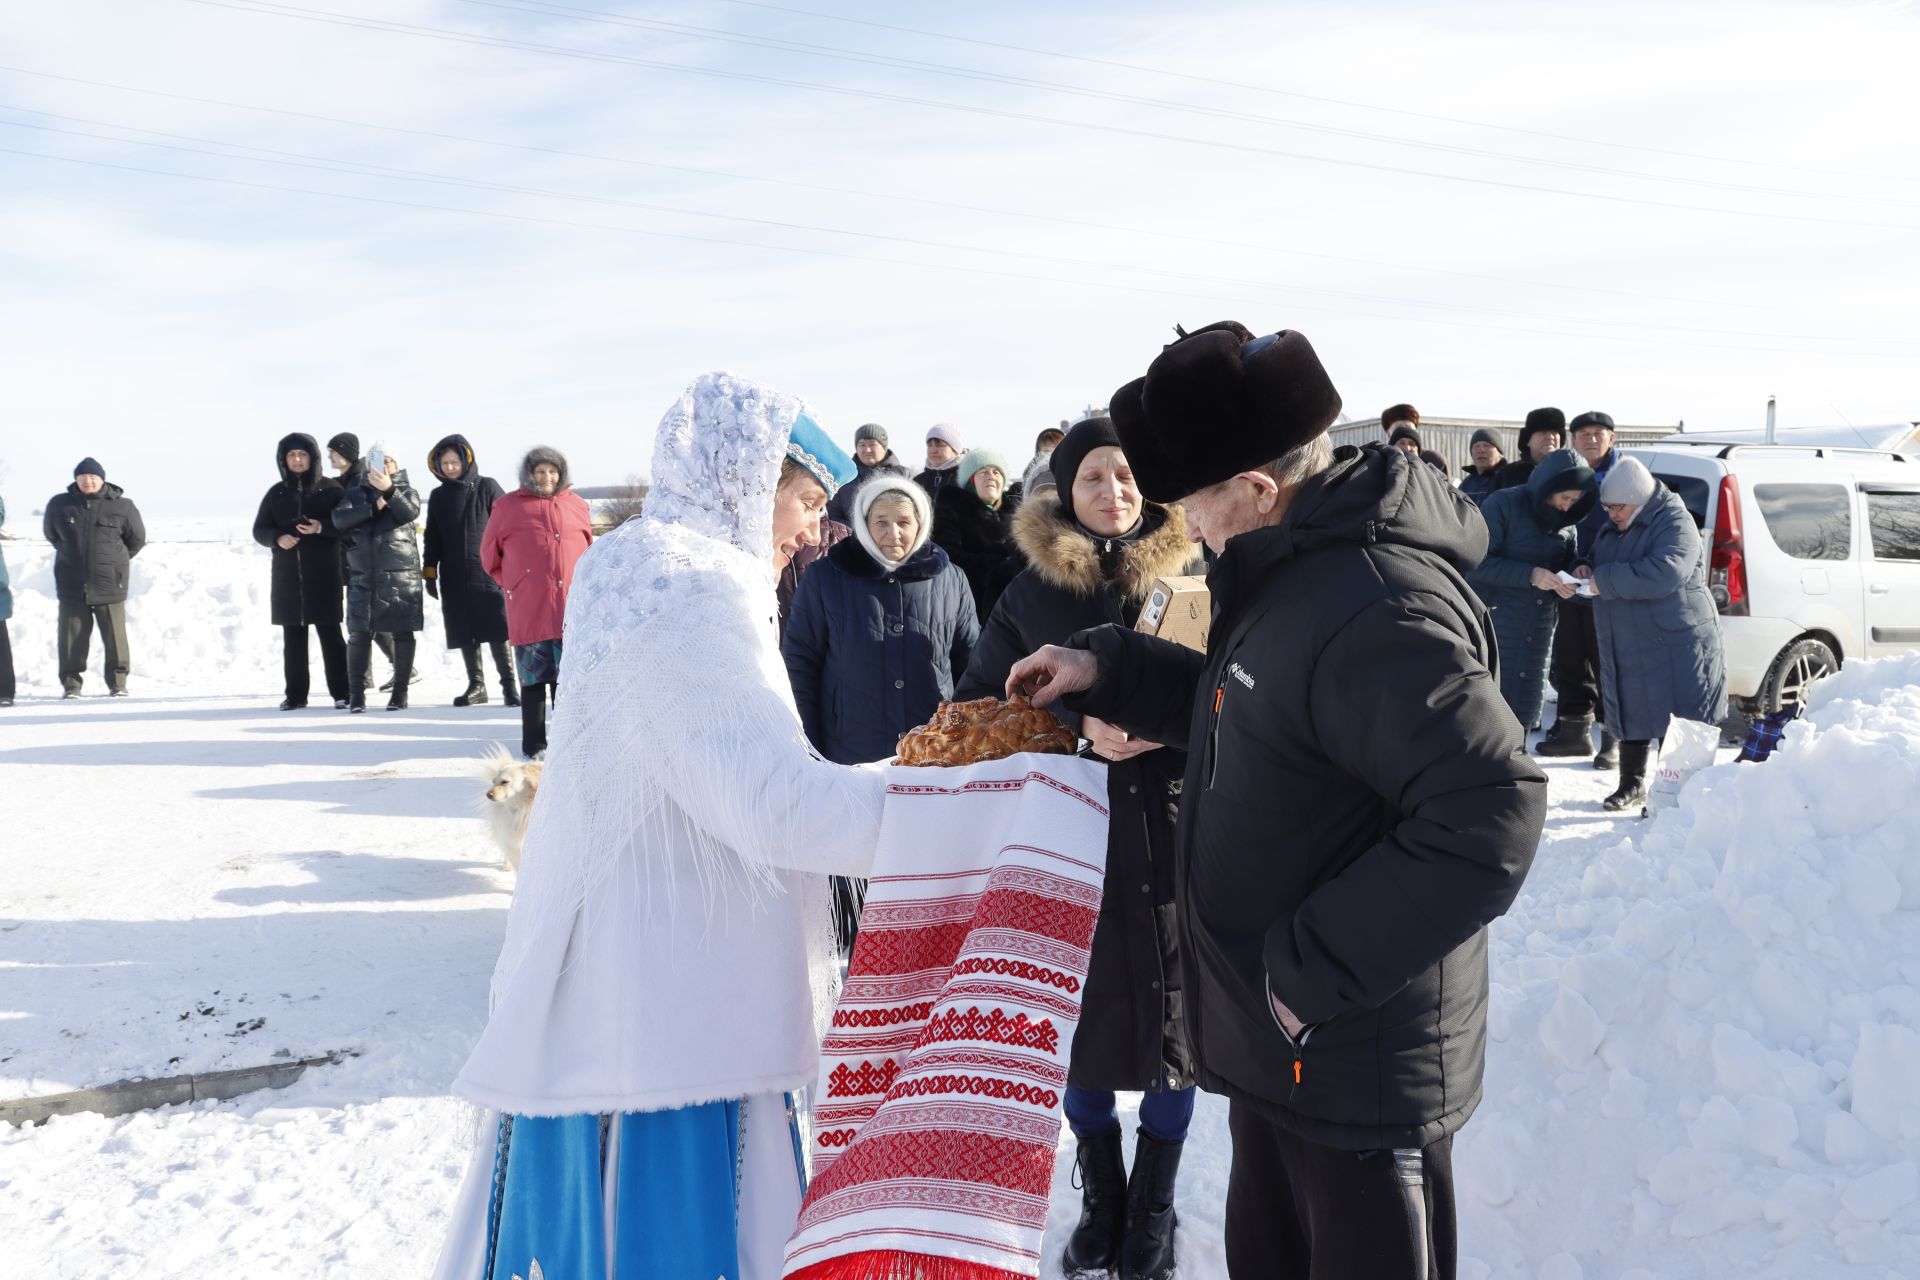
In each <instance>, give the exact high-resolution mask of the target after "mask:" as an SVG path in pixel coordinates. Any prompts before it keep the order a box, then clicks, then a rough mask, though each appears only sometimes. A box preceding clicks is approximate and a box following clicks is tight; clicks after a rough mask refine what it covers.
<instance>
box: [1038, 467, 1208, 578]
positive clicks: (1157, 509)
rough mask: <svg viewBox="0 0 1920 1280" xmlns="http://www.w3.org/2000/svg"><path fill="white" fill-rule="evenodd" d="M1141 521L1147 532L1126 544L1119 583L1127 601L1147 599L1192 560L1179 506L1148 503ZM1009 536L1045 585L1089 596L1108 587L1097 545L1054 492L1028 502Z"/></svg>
mask: <svg viewBox="0 0 1920 1280" xmlns="http://www.w3.org/2000/svg"><path fill="white" fill-rule="evenodd" d="M1141 519H1142V520H1144V521H1146V522H1147V525H1148V529H1147V531H1146V532H1145V533H1143V534H1141V535H1140V537H1138V538H1137V539H1135V540H1134V541H1133V542H1130V543H1126V544H1124V546H1125V550H1124V551H1123V552H1122V553H1121V555H1120V572H1119V575H1118V578H1117V583H1118V585H1119V586H1121V587H1122V588H1123V589H1124V594H1125V595H1126V597H1127V598H1128V599H1130V600H1134V599H1139V598H1141V597H1143V596H1145V595H1146V593H1147V587H1148V586H1149V584H1151V583H1152V582H1153V580H1154V579H1155V578H1160V577H1166V576H1168V575H1172V574H1178V573H1181V572H1182V571H1184V570H1185V569H1186V568H1187V566H1188V565H1190V564H1192V563H1193V561H1194V559H1195V557H1196V550H1195V548H1194V545H1193V544H1192V543H1191V542H1188V541H1187V520H1186V516H1185V515H1184V514H1183V513H1182V512H1181V510H1180V508H1179V506H1177V505H1175V506H1170V507H1163V506H1160V505H1159V504H1157V503H1152V502H1149V503H1147V504H1146V506H1145V508H1144V510H1143V514H1142V515H1141ZM1013 537H1014V541H1015V542H1017V543H1018V544H1019V546H1020V550H1021V552H1022V553H1023V554H1024V555H1025V556H1026V557H1027V565H1028V567H1029V568H1030V569H1032V571H1033V572H1034V573H1035V574H1037V575H1038V576H1039V577H1040V578H1041V580H1042V581H1044V582H1046V583H1047V584H1048V585H1049V586H1054V587H1059V588H1061V589H1062V590H1066V591H1071V592H1074V593H1075V594H1076V595H1092V594H1094V593H1095V592H1097V591H1100V590H1101V589H1102V588H1104V587H1105V586H1106V585H1107V576H1106V573H1105V571H1104V570H1103V569H1102V568H1101V564H1100V542H1101V541H1104V539H1100V540H1096V539H1095V537H1094V535H1093V534H1091V533H1088V532H1087V531H1086V530H1085V529H1083V528H1081V527H1080V525H1079V524H1078V523H1077V522H1075V521H1073V520H1071V519H1069V518H1068V516H1067V513H1066V511H1065V510H1064V509H1063V508H1062V507H1061V505H1060V498H1059V496H1058V495H1057V494H1056V493H1053V492H1044V491H1043V492H1041V493H1038V494H1035V495H1033V496H1031V497H1029V498H1028V499H1027V500H1026V502H1025V503H1023V504H1022V505H1021V507H1020V510H1019V511H1018V512H1017V513H1015V515H1014V517H1013Z"/></svg>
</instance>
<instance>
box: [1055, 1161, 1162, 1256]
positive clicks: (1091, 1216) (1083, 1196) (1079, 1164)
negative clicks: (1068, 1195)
mask: <svg viewBox="0 0 1920 1280" xmlns="http://www.w3.org/2000/svg"><path fill="white" fill-rule="evenodd" d="M1140 1141H1141V1142H1142V1143H1145V1142H1146V1141H1147V1137H1146V1135H1145V1134H1142V1135H1140ZM1073 1164H1074V1172H1075V1173H1077V1174H1078V1175H1079V1176H1080V1225H1079V1226H1077V1227H1075V1228H1074V1229H1073V1234H1072V1235H1071V1236H1069V1237H1068V1238H1067V1253H1066V1257H1065V1258H1063V1259H1062V1260H1061V1266H1062V1267H1064V1268H1065V1270H1066V1273H1067V1275H1068V1276H1069V1277H1072V1280H1081V1278H1082V1277H1085V1278H1087V1280H1091V1278H1092V1277H1095V1276H1106V1275H1109V1274H1111V1273H1112V1272H1113V1271H1114V1270H1116V1269H1117V1268H1118V1267H1119V1265H1120V1241H1121V1239H1122V1237H1123V1236H1124V1235H1125V1234H1126V1230H1127V1199H1128V1193H1127V1167H1126V1165H1125V1164H1123V1163H1122V1162H1121V1159H1120V1128H1119V1126H1118V1125H1115V1126H1114V1127H1113V1128H1111V1129H1109V1130H1107V1131H1106V1132H1105V1133H1096V1134H1094V1135H1093V1136H1092V1137H1088V1138H1082V1139H1080V1148H1079V1151H1078V1153H1077V1154H1076V1155H1075V1156H1074V1160H1073Z"/></svg>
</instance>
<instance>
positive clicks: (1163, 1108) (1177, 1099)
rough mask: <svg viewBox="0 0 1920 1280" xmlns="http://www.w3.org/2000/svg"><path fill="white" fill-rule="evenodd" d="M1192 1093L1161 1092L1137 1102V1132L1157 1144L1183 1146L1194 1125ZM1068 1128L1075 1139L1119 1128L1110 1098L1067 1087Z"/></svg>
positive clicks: (1182, 1090)
mask: <svg viewBox="0 0 1920 1280" xmlns="http://www.w3.org/2000/svg"><path fill="white" fill-rule="evenodd" d="M1193 1095H1194V1091H1193V1090H1192V1089H1162V1090H1160V1091H1159V1092H1157V1093H1149V1094H1147V1095H1145V1096H1144V1097H1142V1098H1141V1099H1140V1128H1141V1129H1142V1130H1144V1131H1145V1133H1146V1135H1147V1136H1148V1137H1149V1138H1152V1139H1153V1140H1154V1141H1156V1142H1185V1141H1186V1140H1187V1130H1188V1129H1189V1128H1190V1127H1191V1126H1192V1124H1193ZM1067 1127H1068V1128H1070V1129H1072V1130H1073V1134H1074V1136H1075V1137H1076V1138H1091V1137H1092V1136H1093V1135H1094V1134H1096V1133H1105V1132H1106V1131H1107V1130H1109V1129H1118V1128H1119V1127H1120V1112H1119V1111H1118V1110H1117V1109H1116V1108H1115V1107H1114V1105H1113V1095H1112V1094H1111V1093H1107V1092H1104V1091H1100V1090H1095V1089H1076V1088H1074V1087H1073V1086H1072V1085H1068V1086H1067Z"/></svg>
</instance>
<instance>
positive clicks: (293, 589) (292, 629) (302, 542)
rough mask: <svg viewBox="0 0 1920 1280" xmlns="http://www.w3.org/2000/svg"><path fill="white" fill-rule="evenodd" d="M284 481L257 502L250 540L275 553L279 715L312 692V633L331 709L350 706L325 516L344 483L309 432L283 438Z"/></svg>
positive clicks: (336, 557) (338, 575)
mask: <svg viewBox="0 0 1920 1280" xmlns="http://www.w3.org/2000/svg"><path fill="white" fill-rule="evenodd" d="M274 461H275V462H276V463H278V464H279V467H280V483H278V484H276V485H274V486H273V487H272V488H271V489H268V490H267V493H266V496H265V497H263V498H261V499H260V510H259V513H258V514H256V515H255V516H254V518H253V540H254V541H255V542H257V543H259V544H260V545H261V546H263V547H266V548H267V549H269V550H270V551H272V553H273V592H272V608H273V625H274V626H276V627H279V628H280V635H281V645H280V650H281V658H282V659H283V662H284V665H285V667H286V675H287V696H286V698H285V699H284V700H283V701H282V702H281V703H280V709H281V710H282V711H297V710H299V709H300V708H301V707H304V706H306V705H307V695H308V693H309V691H310V690H311V687H312V668H311V658H310V656H309V650H308V647H307V630H308V628H312V630H313V632H314V634H315V635H316V636H318V637H319V639H320V663H321V666H322V667H323V668H324V669H325V670H326V673H327V692H328V694H330V695H331V696H332V698H333V705H334V706H336V707H344V706H346V705H347V642H346V638H345V637H344V636H343V635H341V633H340V623H341V621H342V620H343V619H344V618H345V616H346V613H345V608H344V605H343V602H342V599H341V595H342V591H343V589H344V587H345V580H344V576H343V574H342V566H341V560H340V548H339V540H338V539H337V538H335V537H333V536H332V535H331V534H330V533H329V532H328V529H329V525H328V522H327V517H328V516H330V515H331V514H332V513H333V509H334V508H335V507H336V506H338V505H339V504H340V496H341V494H342V492H343V490H342V489H341V488H340V485H339V482H337V481H335V480H331V479H328V478H327V477H326V476H325V475H324V474H322V472H321V470H320V447H319V444H318V443H317V442H316V441H315V440H314V438H313V437H312V436H310V435H305V434H303V433H299V432H296V433H294V434H292V435H288V436H282V437H281V438H280V443H279V445H278V446H276V448H275V450H274Z"/></svg>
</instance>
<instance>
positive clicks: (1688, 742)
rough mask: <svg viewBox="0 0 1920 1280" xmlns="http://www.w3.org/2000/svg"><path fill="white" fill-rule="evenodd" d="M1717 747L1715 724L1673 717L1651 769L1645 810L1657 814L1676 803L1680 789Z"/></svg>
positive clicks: (1711, 758) (1705, 764)
mask: <svg viewBox="0 0 1920 1280" xmlns="http://www.w3.org/2000/svg"><path fill="white" fill-rule="evenodd" d="M1719 746H1720V730H1719V728H1718V727H1717V726H1715V725H1710V724H1702V723H1700V721H1698V720H1681V719H1679V718H1677V717H1676V718H1675V719H1674V720H1673V721H1672V722H1671V723H1669V724H1668V725H1667V736H1666V740H1665V741H1664V742H1663V743H1662V744H1661V748H1660V761H1659V763H1658V764H1656V765H1655V766H1654V769H1653V785H1652V786H1650V787H1648V788H1647V812H1648V813H1649V814H1655V813H1660V812H1662V811H1663V810H1667V809H1671V808H1673V806H1674V805H1676V804H1678V803H1679V802H1680V788H1682V787H1684V786H1686V785H1687V779H1688V778H1691V777H1692V776H1693V775H1694V774H1696V773H1698V772H1700V771H1701V770H1702V769H1704V768H1706V767H1707V766H1708V765H1710V764H1712V763H1713V753H1714V752H1715V751H1716V750H1718V749H1719Z"/></svg>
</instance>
